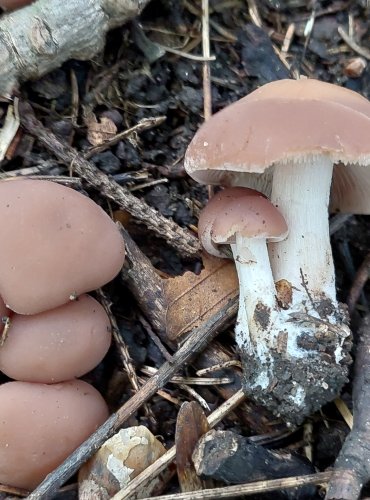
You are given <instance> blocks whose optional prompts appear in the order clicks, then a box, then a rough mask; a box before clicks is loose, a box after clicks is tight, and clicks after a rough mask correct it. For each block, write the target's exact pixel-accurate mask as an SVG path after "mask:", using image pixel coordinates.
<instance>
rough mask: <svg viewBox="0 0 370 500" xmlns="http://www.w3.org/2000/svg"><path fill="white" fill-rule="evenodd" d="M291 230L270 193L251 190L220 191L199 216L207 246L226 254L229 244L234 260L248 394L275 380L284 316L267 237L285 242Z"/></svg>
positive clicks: (238, 327)
mask: <svg viewBox="0 0 370 500" xmlns="http://www.w3.org/2000/svg"><path fill="white" fill-rule="evenodd" d="M287 234H288V228H287V225H286V223H285V220H284V217H283V216H282V215H281V214H280V212H279V211H278V210H277V209H276V208H275V207H274V206H273V205H272V204H271V203H270V201H269V200H268V199H267V198H266V197H265V196H263V195H262V194H261V193H259V192H258V191H255V190H253V189H248V188H237V187H233V188H226V189H224V190H223V191H220V192H218V193H217V194H216V195H215V196H214V197H213V198H212V199H211V200H210V201H209V203H208V204H207V205H206V207H205V208H204V209H203V210H202V212H201V214H200V217H199V238H200V240H201V242H202V245H203V247H204V248H205V249H206V250H207V251H208V252H209V253H211V254H213V255H216V256H221V257H223V256H225V254H224V253H222V252H221V251H220V245H225V244H227V245H230V246H231V249H232V253H233V256H234V259H235V265H236V269H237V273H238V278H239V287H240V292H239V312H238V319H237V323H236V327H235V335H236V341H237V344H238V346H239V349H240V352H241V356H242V359H243V361H244V376H245V384H244V387H245V390H246V392H247V394H253V392H254V390H255V388H256V387H261V388H263V389H266V388H267V387H268V385H269V384H270V383H271V382H272V378H273V365H274V346H275V345H276V343H277V339H276V335H277V333H278V331H279V330H278V329H277V324H278V323H279V319H280V318H279V308H278V305H277V300H276V290H275V283H274V279H273V276H272V271H271V267H270V261H269V256H268V252H267V245H266V241H267V240H269V241H280V240H282V239H284V238H285V237H286V236H287ZM256 367H258V369H256Z"/></svg>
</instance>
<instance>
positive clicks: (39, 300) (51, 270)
mask: <svg viewBox="0 0 370 500" xmlns="http://www.w3.org/2000/svg"><path fill="white" fill-rule="evenodd" d="M0 234H1V260H0V295H1V296H2V297H3V299H4V301H5V303H6V305H7V306H8V307H9V308H10V309H11V310H13V311H15V312H17V313H20V314H37V313H40V312H43V311H46V310H48V309H54V308H55V307H58V306H61V305H63V304H66V303H68V302H69V301H70V300H74V299H75V298H76V297H78V296H79V295H81V294H82V293H85V292H88V291H91V290H95V289H96V288H99V287H100V286H102V285H104V284H105V283H107V282H109V281H110V280H112V279H113V278H114V277H115V276H116V275H117V273H118V272H119V270H120V269H121V267H122V264H123V260H124V243H123V239H122V237H121V235H120V233H119V230H118V228H117V227H116V225H115V224H114V222H113V221H112V220H111V219H110V217H109V216H108V215H107V214H106V213H105V212H104V211H103V210H102V209H101V208H100V207H99V206H98V205H97V204H96V203H94V202H93V201H92V200H90V199H89V198H87V197H86V196H84V195H82V194H80V193H78V192H77V191H74V190H73V189H71V188H68V187H65V186H62V185H59V184H56V183H54V182H48V181H39V180H29V179H26V180H15V181H2V182H0Z"/></svg>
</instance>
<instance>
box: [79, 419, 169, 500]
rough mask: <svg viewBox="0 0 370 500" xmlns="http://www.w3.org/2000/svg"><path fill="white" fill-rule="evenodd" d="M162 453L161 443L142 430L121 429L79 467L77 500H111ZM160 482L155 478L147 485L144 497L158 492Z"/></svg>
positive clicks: (148, 432)
mask: <svg viewBox="0 0 370 500" xmlns="http://www.w3.org/2000/svg"><path fill="white" fill-rule="evenodd" d="M165 452H166V449H165V447H164V446H163V445H162V443H160V442H159V441H158V439H157V438H156V437H155V436H153V434H152V433H151V432H150V431H149V430H148V429H147V428H146V427H144V426H142V425H141V426H138V427H128V428H126V429H121V430H120V431H119V432H118V433H117V434H115V435H114V436H112V437H111V438H110V439H108V440H107V441H106V442H105V443H104V444H103V446H102V447H101V448H100V450H99V451H98V452H97V453H96V454H95V455H94V456H93V457H92V458H91V459H90V460H89V461H88V462H87V463H86V464H85V465H84V466H83V467H81V469H80V471H79V475H78V480H79V499H80V500H89V499H91V498H95V499H96V500H98V499H100V500H108V499H109V498H112V496H113V495H115V494H116V493H117V492H118V491H119V490H120V489H121V488H124V487H125V486H127V485H128V483H129V482H130V481H131V480H132V479H134V478H135V477H136V476H138V475H139V474H140V473H141V472H142V471H143V470H144V469H146V468H147V467H148V466H149V465H150V464H152V463H153V462H155V461H156V460H157V459H158V458H159V457H161V456H162V455H163V454H164V453H165ZM160 482H163V480H162V477H161V476H157V477H155V478H154V480H153V481H152V483H151V484H150V485H147V489H146V492H147V494H148V495H149V494H150V493H151V492H152V491H153V490H156V491H158V488H157V486H158V483H160ZM159 491H160V490H159ZM92 495H94V496H92Z"/></svg>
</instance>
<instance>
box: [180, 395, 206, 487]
mask: <svg viewBox="0 0 370 500" xmlns="http://www.w3.org/2000/svg"><path fill="white" fill-rule="evenodd" d="M208 431H209V424H208V421H207V417H206V416H205V414H204V412H203V410H202V408H201V407H200V405H199V404H198V403H197V402H196V401H191V402H185V403H183V404H182V406H181V408H180V410H179V413H178V415H177V421H176V433H175V443H176V467H177V477H178V480H179V484H180V488H181V491H195V490H202V489H205V488H212V484H211V483H212V481H211V482H210V481H209V480H208V482H207V481H206V480H204V479H201V478H200V477H199V476H198V474H197V473H196V471H195V468H194V464H193V460H192V458H191V457H192V455H193V451H194V449H195V446H196V444H197V443H198V440H199V439H200V438H201V437H202V436H203V435H204V434H205V433H206V432H208Z"/></svg>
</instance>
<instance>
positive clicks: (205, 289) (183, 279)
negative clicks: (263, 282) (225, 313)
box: [163, 253, 239, 341]
mask: <svg viewBox="0 0 370 500" xmlns="http://www.w3.org/2000/svg"><path fill="white" fill-rule="evenodd" d="M203 265H204V269H203V270H202V272H201V273H200V274H199V275H196V274H194V273H192V272H186V273H185V274H183V275H182V276H177V277H176V278H169V279H167V280H163V293H164V296H165V300H166V304H167V311H166V332H167V336H168V338H169V339H170V340H172V341H174V340H179V339H180V338H181V336H182V335H183V334H184V333H186V332H188V331H190V330H192V329H193V328H197V327H199V326H200V325H201V324H202V323H204V322H205V321H207V319H208V318H210V317H211V316H212V315H213V314H215V313H217V312H218V311H219V310H220V309H221V308H222V307H223V306H224V305H225V304H226V303H227V302H228V301H229V300H230V299H232V298H234V297H235V296H237V295H238V293H239V283H238V277H237V274H236V270H235V265H234V262H233V261H229V260H226V259H219V258H217V257H212V256H210V255H208V254H206V253H204V254H203Z"/></svg>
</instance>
